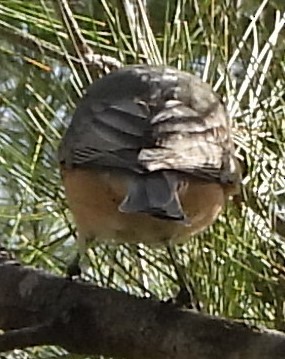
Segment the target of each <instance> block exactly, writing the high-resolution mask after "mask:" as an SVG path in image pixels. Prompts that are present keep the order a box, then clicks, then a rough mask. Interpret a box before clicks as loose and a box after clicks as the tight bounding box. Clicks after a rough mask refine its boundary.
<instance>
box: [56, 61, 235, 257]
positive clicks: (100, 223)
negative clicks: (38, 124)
mask: <svg viewBox="0 0 285 359" xmlns="http://www.w3.org/2000/svg"><path fill="white" fill-rule="evenodd" d="M59 161H60V166H61V173H62V178H63V184H64V187H65V192H66V197H67V201H68V204H69V207H70V209H71V212H72V213H73V216H74V219H75V222H76V225H77V229H78V233H79V236H78V238H79V242H80V243H79V245H80V247H81V250H82V251H84V249H85V245H86V242H88V241H90V240H93V239H95V240H96V241H99V242H101V241H106V240H108V241H110V240H111V241H115V242H118V243H125V242H127V243H138V242H140V243H145V244H152V243H161V244H163V243H164V244H167V243H169V242H172V243H178V242H183V241H186V240H187V239H189V235H193V234H195V233H198V232H201V231H203V230H204V229H205V228H207V226H209V225H211V224H212V223H213V222H214V221H215V219H216V218H217V216H218V214H219V213H220V212H221V210H222V209H223V207H224V205H225V202H226V200H227V199H228V198H229V196H231V195H234V194H236V193H237V192H238V190H239V183H240V167H239V164H238V161H237V159H236V158H235V156H234V144H233V140H232V136H231V129H230V126H229V121H228V115H227V112H226V110H225V106H224V105H223V103H222V102H221V101H220V98H219V96H218V95H217V94H216V93H214V92H213V90H212V89H211V87H210V85H208V84H206V83H203V82H202V81H201V80H200V79H199V78H198V77H196V76H194V75H191V74H189V73H187V72H183V71H179V70H177V69H174V68H171V67H165V66H146V65H134V66H127V67H125V68H122V69H119V70H117V71H116V72H113V73H110V74H108V75H106V76H105V77H103V78H101V79H98V80H96V81H95V83H94V84H93V85H91V86H90V87H89V89H88V90H87V93H86V95H85V96H84V97H83V98H82V100H81V101H80V103H79V105H78V107H77V108H76V111H75V113H74V116H73V118H72V121H71V124H70V126H69V128H68V129H67V131H66V133H65V135H64V137H63V139H62V142H61V144H60V148H59Z"/></svg>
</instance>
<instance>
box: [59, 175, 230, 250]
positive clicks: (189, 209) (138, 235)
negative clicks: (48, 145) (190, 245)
mask: <svg viewBox="0 0 285 359" xmlns="http://www.w3.org/2000/svg"><path fill="white" fill-rule="evenodd" d="M69 171H70V172H71V171H72V175H69V174H70V173H69ZM63 181H64V185H65V190H66V195H67V198H68V204H69V207H70V209H71V211H72V213H73V216H74V219H75V222H76V225H77V228H78V231H79V235H80V236H81V237H84V238H87V239H96V241H101V242H103V241H104V242H105V241H114V242H118V243H145V244H159V243H165V242H167V241H169V240H172V241H173V242H184V241H186V240H187V239H189V235H191V234H195V233H199V232H201V231H202V230H204V229H205V228H206V227H207V226H209V225H210V224H212V223H213V221H214V220H215V219H216V217H217V216H218V214H219V213H220V211H221V209H222V207H223V205H224V194H223V189H222V187H221V186H220V185H219V184H209V183H198V182H197V183H195V182H194V183H192V182H191V183H189V185H188V186H187V190H185V191H184V192H183V193H181V196H180V199H181V203H182V206H183V209H184V211H185V213H186V215H187V216H188V217H189V219H190V223H191V224H190V225H189V226H185V225H184V224H183V223H181V222H175V221H173V220H172V221H168V220H162V219H158V218H154V217H152V216H150V215H148V214H145V213H122V212H119V210H118V206H119V205H120V203H121V202H122V200H123V199H124V197H125V195H126V193H127V184H126V181H124V179H123V178H119V177H118V176H117V175H116V176H112V175H110V174H106V173H104V174H102V173H96V172H95V171H93V172H91V171H90V169H88V170H82V169H72V170H63Z"/></svg>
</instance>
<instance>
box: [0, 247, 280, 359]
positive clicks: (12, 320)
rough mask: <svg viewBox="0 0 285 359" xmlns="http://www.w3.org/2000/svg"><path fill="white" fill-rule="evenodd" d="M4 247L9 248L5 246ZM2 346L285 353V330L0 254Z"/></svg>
mask: <svg viewBox="0 0 285 359" xmlns="http://www.w3.org/2000/svg"><path fill="white" fill-rule="evenodd" d="M0 254H1V252H0ZM0 283H1V291H0V328H2V329H3V330H4V331H5V332H4V334H3V335H0V352H1V351H2V352H3V351H7V350H11V349H14V348H25V347H28V346H33V345H43V344H53V345H59V346H62V347H64V348H66V349H67V350H69V351H70V352H73V353H84V354H101V355H106V356H112V357H124V358H127V359H128V358H136V359H140V358H144V359H146V358H149V359H154V358H155V359H160V358H161V359H170V358H176V359H186V358H187V359H194V358H195V359H218V358H219V359H220V358H223V359H239V358H243V359H255V358H256V359H257V358H258V359H283V358H284V357H285V335H284V334H282V333H279V332H274V331H261V330H257V329H253V328H249V327H247V326H245V325H243V324H239V323H235V322H231V321H228V320H225V319H221V318H215V317H211V316H207V315H203V314H200V313H196V312H193V311H188V310H182V309H179V308H177V307H176V306H174V305H173V304H168V303H161V302H158V301H154V300H150V299H141V298H136V297H134V296H130V295H128V294H126V293H122V292H117V291H115V290H112V289H103V288H98V287H95V286H93V285H92V284H88V283H79V282H72V281H69V280H67V279H64V278H60V277H56V276H52V275H49V274H47V273H44V272H43V271H39V270H35V269H33V268H29V267H23V266H20V265H19V264H17V263H15V262H14V261H12V260H11V259H9V258H8V257H6V258H3V257H2V258H1V260H0Z"/></svg>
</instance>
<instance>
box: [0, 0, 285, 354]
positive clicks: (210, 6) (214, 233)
mask: <svg viewBox="0 0 285 359" xmlns="http://www.w3.org/2000/svg"><path fill="white" fill-rule="evenodd" d="M236 3H239V4H241V7H238V6H237V5H236ZM146 4H147V6H146ZM243 4H244V5H243ZM284 22H285V14H284V5H283V2H282V1H275V2H274V1H262V2H260V1H248V2H247V1H236V2H235V1H231V0H226V1H225V0H215V1H214V0H204V1H197V0H176V1H172V0H165V1H164V0H161V1H157V0H152V1H143V0H137V1H132V0H97V1H95V0H92V1H91V0H90V1H88V0H81V1H79V0H78V1H67V0H53V1H51V0H50V1H48V0H30V1H28V0H25V1H21V0H9V1H5V0H0V65H1V72H0V113H1V116H0V126H1V132H0V149H1V151H0V163H1V167H0V174H1V176H0V189H1V191H0V224H1V244H3V245H5V246H6V247H7V248H8V249H11V250H13V251H14V252H15V253H16V254H17V256H18V257H19V258H20V259H21V260H22V261H23V262H25V263H27V264H31V265H34V266H37V267H41V268H45V269H47V270H49V271H52V272H54V273H57V274H63V273H64V270H65V265H66V262H67V261H68V260H70V259H71V257H72V255H73V254H74V253H75V245H74V241H73V239H74V233H75V228H74V224H73V222H72V218H71V216H70V213H69V211H68V209H67V207H66V203H65V197H64V194H63V189H62V187H61V182H60V175H59V170H58V164H57V154H56V149H57V146H58V143H59V140H60V137H61V135H62V133H63V131H64V129H65V128H66V126H67V125H68V123H69V120H70V117H71V115H72V113H73V111H74V108H75V105H76V103H77V101H78V99H79V98H80V96H82V93H83V92H84V88H86V86H87V85H88V84H89V83H91V82H92V81H93V80H94V79H96V78H98V77H99V76H102V75H103V74H104V73H105V72H106V71H108V69H106V68H103V69H102V68H99V67H98V66H95V65H94V63H92V62H90V55H91V54H92V53H95V54H101V55H107V56H111V57H113V58H115V59H117V60H119V61H120V62H121V63H122V64H126V63H128V64H130V63H138V62H141V63H152V64H160V63H164V64H169V65H172V66H175V67H178V68H181V69H187V70H189V71H194V72H197V73H200V74H201V76H202V78H203V79H204V80H205V81H208V82H210V83H211V84H212V85H213V86H214V88H215V90H216V91H218V92H219V93H220V94H221V95H222V96H223V98H224V99H225V100H226V101H227V104H228V109H229V112H230V114H231V117H232V119H233V120H232V121H233V132H234V138H235V142H236V146H237V155H238V157H239V158H240V159H241V161H242V162H243V167H244V180H243V186H242V196H241V197H242V201H241V202H239V203H238V204H233V203H232V204H229V206H228V207H227V209H226V211H225V213H224V214H223V215H221V216H220V217H219V220H218V221H217V222H216V223H215V225H214V226H212V227H211V228H210V229H209V230H208V231H206V232H205V233H203V234H202V235H199V236H195V237H193V238H189V241H188V242H187V243H186V244H185V245H183V246H177V248H176V252H177V253H176V256H177V260H178V261H179V263H180V265H181V268H182V269H183V277H184V278H186V280H190V278H191V281H192V282H193V283H194V286H195V290H196V292H197V296H198V298H199V300H200V301H201V302H202V303H203V308H204V310H205V311H206V312H208V313H212V314H217V315H222V316H226V317H230V318H235V319H240V320H246V321H248V322H250V323H253V324H256V325H266V326H267V327H271V328H276V329H284V324H285V323H284V317H283V305H284V303H283V298H284V297H285V287H284V286H285V284H284V257H285V245H284V242H283V237H284V236H285V233H284V232H285V231H284V230H283V231H282V225H283V227H284V222H283V220H282V213H281V212H280V208H281V209H282V203H281V199H282V196H283V197H284V187H285V186H284V184H285V183H284V182H285V181H284V175H285V173H284V172H285V170H284V136H285V133H284V131H285V126H284V123H285V122H284V117H285V104H284V101H285V95H284V93H285V78H284V70H285V56H284V53H285V52H284V45H285V36H284V34H285V33H284ZM236 202H237V201H236ZM278 211H279V212H278ZM87 257H88V258H87V259H86V271H85V276H86V278H88V279H90V280H92V281H95V282H96V283H98V284H99V285H103V286H108V287H114V288H117V289H119V290H123V291H127V292H130V293H134V294H137V295H145V296H156V297H159V298H160V299H167V298H169V297H173V296H174V295H175V294H176V293H177V290H178V287H179V285H180V284H181V283H179V279H177V273H176V272H175V269H174V266H173V263H172V261H171V260H170V257H169V254H168V252H167V250H166V249H165V248H149V247H146V246H143V245H139V246H126V245H124V246H120V247H118V246H113V245H111V244H106V245H96V246H94V247H93V248H91V249H89V251H88V256H87ZM87 261H88V263H87ZM87 265H88V267H87ZM89 265H90V267H89ZM180 279H181V278H180ZM27 353H29V354H27ZM63 353H64V351H62V350H59V349H56V348H55V349H54V348H44V349H39V348H35V349H31V350H30V351H27V352H21V354H19V355H20V356H19V358H20V357H21V358H25V357H27V356H25V355H26V354H27V355H29V357H34V358H44V357H49V358H51V357H57V356H60V355H63ZM14 355H16V354H15V353H14ZM49 355H50V356H49Z"/></svg>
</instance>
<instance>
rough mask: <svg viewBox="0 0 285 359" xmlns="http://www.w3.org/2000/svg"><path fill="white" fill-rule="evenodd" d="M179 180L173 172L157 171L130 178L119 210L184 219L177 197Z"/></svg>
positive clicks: (169, 218)
mask: <svg viewBox="0 0 285 359" xmlns="http://www.w3.org/2000/svg"><path fill="white" fill-rule="evenodd" d="M178 187H179V181H178V179H177V177H176V176H175V175H173V174H170V173H167V172H166V171H158V172H153V173H150V174H144V175H138V176H136V177H134V178H132V179H131V181H130V184H129V188H128V193H127V195H126V197H125V198H124V200H123V202H122V203H121V205H120V207H119V210H120V211H121V212H127V213H137V212H143V213H148V214H150V215H152V216H154V217H158V218H161V219H168V220H175V221H185V220H186V216H185V213H184V212H183V209H182V206H181V203H180V200H179V197H178Z"/></svg>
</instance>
